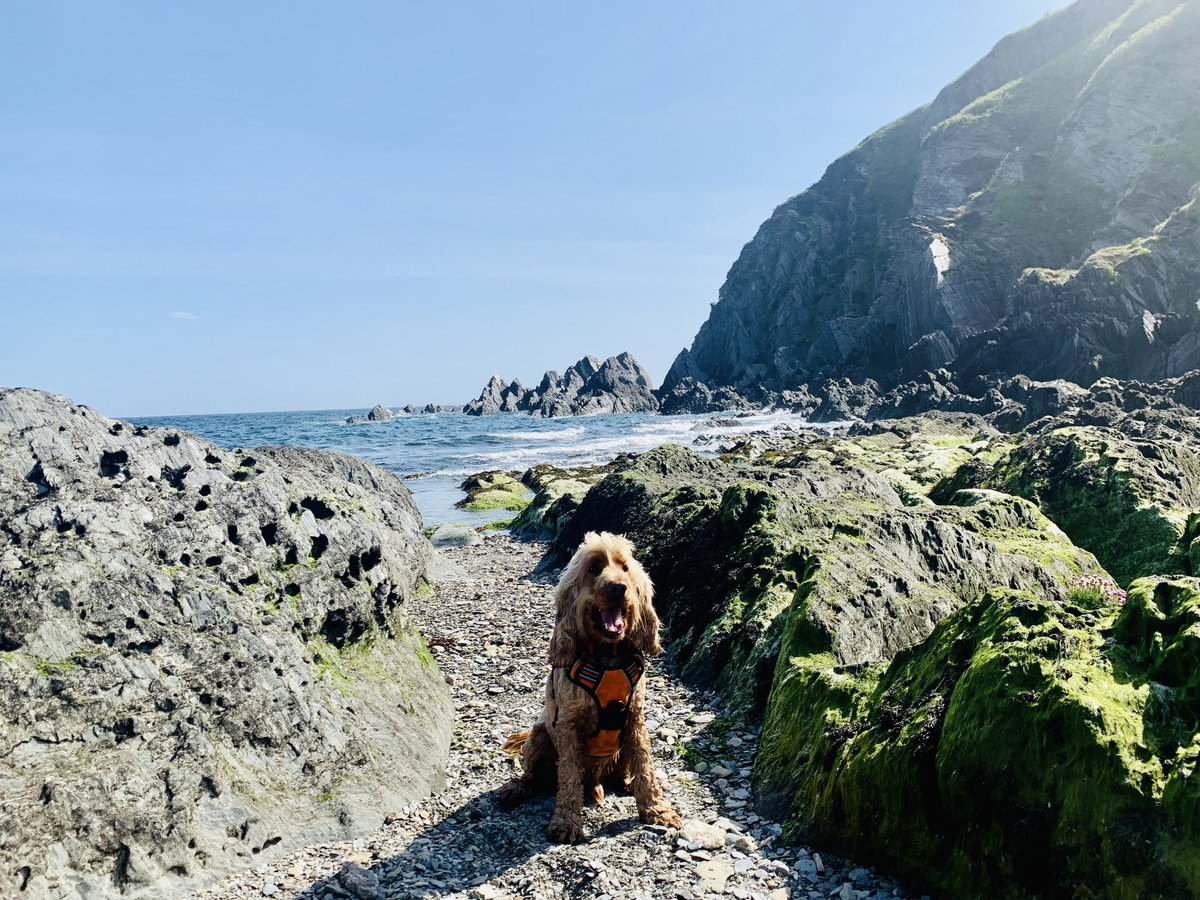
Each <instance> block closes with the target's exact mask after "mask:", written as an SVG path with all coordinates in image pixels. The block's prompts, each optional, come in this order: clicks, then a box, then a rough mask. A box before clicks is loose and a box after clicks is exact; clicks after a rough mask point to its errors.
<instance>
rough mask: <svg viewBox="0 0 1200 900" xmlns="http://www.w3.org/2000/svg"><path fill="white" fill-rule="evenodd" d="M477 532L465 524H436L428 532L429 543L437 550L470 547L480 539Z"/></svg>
mask: <svg viewBox="0 0 1200 900" xmlns="http://www.w3.org/2000/svg"><path fill="white" fill-rule="evenodd" d="M482 540H483V538H482V537H480V535H479V532H478V531H476V530H475V529H474V528H471V527H469V526H467V525H451V524H444V525H438V526H437V527H435V528H434V529H433V531H431V532H430V533H429V543H431V544H433V546H434V548H435V549H437V550H445V549H447V548H450V547H472V546H474V545H476V544H478V543H479V542H480V541H482Z"/></svg>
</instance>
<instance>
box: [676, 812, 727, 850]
mask: <svg viewBox="0 0 1200 900" xmlns="http://www.w3.org/2000/svg"><path fill="white" fill-rule="evenodd" d="M679 840H681V841H683V842H684V843H686V844H687V845H689V847H690V849H704V850H720V849H721V848H722V847H724V846H725V831H724V829H722V828H719V827H717V826H716V825H709V824H707V823H705V822H701V821H700V820H699V819H687V820H686V821H685V822H684V823H683V827H682V828H680V829H679Z"/></svg>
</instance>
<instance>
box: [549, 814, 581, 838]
mask: <svg viewBox="0 0 1200 900" xmlns="http://www.w3.org/2000/svg"><path fill="white" fill-rule="evenodd" d="M546 840H548V841H550V843H552V844H578V843H579V842H580V841H582V840H583V826H582V825H581V824H579V823H578V822H569V821H563V820H559V819H555V820H553V821H551V822H550V827H549V828H547V829H546Z"/></svg>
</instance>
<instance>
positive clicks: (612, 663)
mask: <svg viewBox="0 0 1200 900" xmlns="http://www.w3.org/2000/svg"><path fill="white" fill-rule="evenodd" d="M645 671H646V661H645V659H644V658H643V657H642V654H640V653H638V652H637V651H636V650H634V651H633V652H632V653H631V654H628V655H626V654H622V655H621V656H596V655H593V654H590V653H589V654H587V655H586V656H583V657H581V658H580V659H577V660H576V661H575V664H574V665H573V666H571V670H570V671H569V672H568V673H567V677H568V678H570V679H571V681H573V682H575V683H576V684H577V685H579V686H580V687H581V688H583V689H584V690H585V691H587V692H588V694H589V695H590V696H591V698H592V699H593V700H594V701H595V702H596V730H595V731H594V732H593V733H592V735H591V737H589V738H588V739H587V740H586V741H584V744H583V752H584V753H586V754H587V755H588V756H590V757H592V758H593V759H607V758H608V757H610V756H613V755H614V754H615V753H616V752H617V751H618V750H619V749H620V748H621V731H622V730H623V729H624V728H625V722H626V721H627V720H628V719H629V705H630V704H631V703H632V702H633V692H634V690H635V689H636V688H637V685H638V682H639V681H641V680H642V673H643V672H645Z"/></svg>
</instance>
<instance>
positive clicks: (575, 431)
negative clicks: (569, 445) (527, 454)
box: [484, 425, 587, 441]
mask: <svg viewBox="0 0 1200 900" xmlns="http://www.w3.org/2000/svg"><path fill="white" fill-rule="evenodd" d="M581 434H587V429H586V428H585V427H583V426H582V425H577V426H575V427H573V428H556V429H551V430H549V431H532V430H530V431H489V432H487V433H486V434H485V435H484V437H490V438H495V439H496V440H498V441H558V440H564V439H566V438H573V437H579V435H581Z"/></svg>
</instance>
